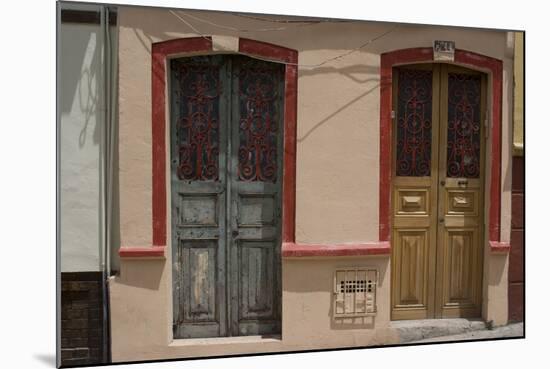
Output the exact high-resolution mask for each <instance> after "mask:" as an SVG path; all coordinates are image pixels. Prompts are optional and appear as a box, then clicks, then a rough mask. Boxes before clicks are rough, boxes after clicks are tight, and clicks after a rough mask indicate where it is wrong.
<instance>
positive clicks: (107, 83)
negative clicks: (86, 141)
mask: <svg viewBox="0 0 550 369" xmlns="http://www.w3.org/2000/svg"><path fill="white" fill-rule="evenodd" d="M100 9H101V10H100V12H101V14H100V15H101V18H100V28H101V40H102V48H103V50H102V51H103V52H102V60H101V61H102V68H101V71H102V74H103V76H102V77H103V101H102V103H103V104H102V105H103V129H102V133H103V135H102V142H101V143H102V146H103V150H101V151H102V158H101V159H102V169H103V170H102V173H101V174H102V181H101V186H102V200H103V204H102V205H103V206H102V213H103V224H102V226H103V227H102V228H103V232H102V233H103V234H102V236H103V237H102V241H103V242H102V244H103V245H102V246H103V248H102V250H101V251H102V252H101V253H100V254H101V275H102V283H101V288H102V295H103V296H102V297H103V298H102V300H103V306H102V308H103V314H102V316H103V329H102V335H103V337H102V342H103V350H102V351H103V362H104V363H109V362H110V342H109V331H110V324H109V291H108V277H109V275H110V270H111V267H110V264H111V260H110V254H111V253H110V250H111V234H112V224H111V222H112V192H113V189H112V178H113V175H112V169H113V164H112V158H113V155H112V154H113V147H112V146H113V140H112V137H113V135H112V120H111V39H110V29H109V27H110V26H109V8H108V7H106V6H101V8H100Z"/></svg>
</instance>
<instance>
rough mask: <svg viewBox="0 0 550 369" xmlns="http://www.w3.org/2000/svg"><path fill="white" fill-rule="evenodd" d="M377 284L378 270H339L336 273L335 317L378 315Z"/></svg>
mask: <svg viewBox="0 0 550 369" xmlns="http://www.w3.org/2000/svg"><path fill="white" fill-rule="evenodd" d="M377 284H378V270H376V269H370V268H351V267H350V268H345V269H337V270H336V271H335V273H334V309H333V315H334V317H335V318H340V317H361V316H374V315H376V286H377Z"/></svg>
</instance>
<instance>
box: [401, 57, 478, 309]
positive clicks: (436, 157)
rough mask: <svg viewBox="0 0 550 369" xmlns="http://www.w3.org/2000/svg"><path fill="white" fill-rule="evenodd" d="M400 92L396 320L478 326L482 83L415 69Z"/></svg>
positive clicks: (447, 71) (444, 69)
mask: <svg viewBox="0 0 550 369" xmlns="http://www.w3.org/2000/svg"><path fill="white" fill-rule="evenodd" d="M393 87H394V112H395V133H394V152H395V161H394V163H393V166H394V168H393V173H394V176H393V180H392V184H393V197H392V202H393V219H392V220H393V221H392V227H393V232H392V240H393V241H392V312H391V315H392V319H422V318H442V317H477V316H480V315H481V278H482V257H483V248H482V244H483V243H482V242H483V203H482V201H483V186H482V184H483V168H484V156H483V155H482V153H483V152H484V139H485V136H484V124H483V120H484V115H485V114H484V112H485V107H484V105H485V94H486V92H485V91H486V84H485V77H484V76H483V75H482V74H481V73H478V72H474V71H469V70H467V69H464V68H459V67H454V66H449V65H446V64H433V65H414V66H406V67H403V68H399V69H397V70H396V73H395V78H394V86H393ZM430 88H431V93H428V92H427V91H430Z"/></svg>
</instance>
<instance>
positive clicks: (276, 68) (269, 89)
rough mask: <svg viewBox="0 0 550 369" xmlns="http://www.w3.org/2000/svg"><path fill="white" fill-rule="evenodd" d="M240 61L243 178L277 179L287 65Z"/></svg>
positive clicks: (267, 180) (239, 94) (271, 180)
mask: <svg viewBox="0 0 550 369" xmlns="http://www.w3.org/2000/svg"><path fill="white" fill-rule="evenodd" d="M239 62H240V68H239V74H238V79H239V81H238V100H239V106H238V109H239V114H240V120H239V165H238V176H239V180H241V181H249V182H250V181H260V182H276V181H277V136H278V135H279V125H280V123H279V122H280V114H281V111H280V106H279V104H278V101H279V100H280V96H279V95H280V93H281V89H280V88H279V86H280V81H281V80H282V73H283V67H282V66H281V65H278V64H274V63H266V62H263V61H259V60H251V59H239Z"/></svg>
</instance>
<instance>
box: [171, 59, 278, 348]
mask: <svg viewBox="0 0 550 369" xmlns="http://www.w3.org/2000/svg"><path fill="white" fill-rule="evenodd" d="M283 71H284V67H283V66H282V65H279V64H274V63H268V62H264V61H258V60H255V59H251V58H248V57H244V56H229V55H211V56H199V57H189V58H180V59H174V60H172V61H171V62H170V73H171V79H170V86H169V88H170V92H171V100H170V103H171V159H172V160H171V191H172V257H173V260H172V264H173V268H172V270H173V289H174V291H173V292H174V293H173V296H174V299H173V301H174V305H173V308H174V320H173V327H174V338H188V337H217V336H228V335H256V334H273V333H277V332H279V331H280V306H281V305H280V291H281V288H280V286H281V281H280V269H281V266H280V244H281V238H280V218H281V197H280V193H281V191H280V188H281V176H282V166H281V163H282V160H281V159H282V157H281V156H282V155H281V151H282V134H283V132H282V129H283V124H282V114H283V105H282V101H283V96H284V91H283Z"/></svg>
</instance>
